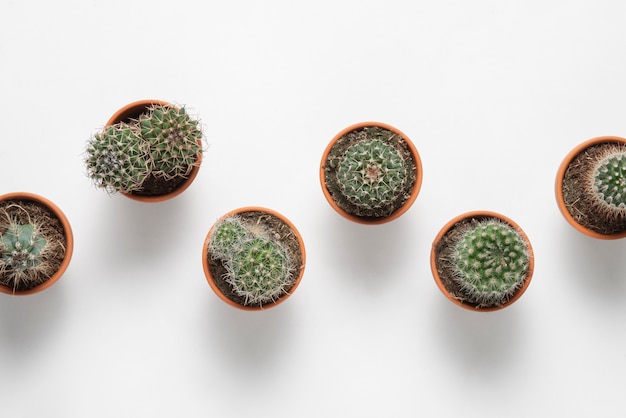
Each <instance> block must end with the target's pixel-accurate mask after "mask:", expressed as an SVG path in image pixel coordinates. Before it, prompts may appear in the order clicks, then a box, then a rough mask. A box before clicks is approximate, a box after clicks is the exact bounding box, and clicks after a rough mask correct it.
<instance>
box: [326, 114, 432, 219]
mask: <svg viewBox="0 0 626 418" xmlns="http://www.w3.org/2000/svg"><path fill="white" fill-rule="evenodd" d="M366 127H378V128H382V129H386V130H388V131H391V132H394V133H396V134H397V135H398V136H400V137H401V138H402V139H403V140H404V141H405V142H406V144H407V146H408V148H409V151H410V152H411V156H412V157H413V161H414V162H415V171H416V177H415V184H414V185H413V190H412V191H411V195H410V197H409V199H408V200H407V201H406V202H404V205H402V207H400V208H398V209H397V210H396V211H395V212H393V213H392V214H391V215H389V216H387V217H384V218H380V219H368V218H362V217H359V216H355V215H352V214H350V213H348V212H346V211H345V210H343V209H342V208H341V207H339V205H337V203H336V202H335V201H334V199H333V197H332V196H331V194H330V192H329V191H328V188H327V187H326V171H325V170H324V167H325V165H326V159H327V158H328V154H330V150H331V149H332V148H333V146H334V145H335V143H336V142H337V141H338V140H339V139H340V138H341V137H343V136H345V135H346V134H348V133H350V132H352V131H356V130H357V129H361V128H366ZM319 177H320V184H321V186H322V192H323V193H324V197H325V198H326V200H327V201H328V203H329V204H330V206H331V207H332V208H333V209H334V210H335V211H336V212H337V213H338V214H340V215H341V216H343V217H344V218H346V219H348V220H350V221H353V222H356V223H359V224H363V225H380V224H384V223H387V222H391V221H393V220H394V219H397V218H399V217H400V216H401V215H403V214H404V213H405V212H406V211H407V210H409V208H410V207H411V206H412V205H413V203H414V202H415V199H417V195H418V194H419V192H420V188H421V187H422V179H423V170H422V160H421V158H420V155H419V152H418V151H417V148H416V147H415V144H413V142H412V141H411V140H410V139H409V137H408V136H407V135H405V134H404V132H402V131H400V130H399V129H397V128H395V127H393V126H391V125H388V124H386V123H382V122H360V123H356V124H354V125H350V126H348V127H346V128H344V129H343V130H342V131H341V132H339V133H338V134H337V135H335V136H334V137H333V139H332V140H331V141H330V143H329V144H328V145H327V146H326V149H325V150H324V153H323V154H322V160H321V162H320V172H319Z"/></svg>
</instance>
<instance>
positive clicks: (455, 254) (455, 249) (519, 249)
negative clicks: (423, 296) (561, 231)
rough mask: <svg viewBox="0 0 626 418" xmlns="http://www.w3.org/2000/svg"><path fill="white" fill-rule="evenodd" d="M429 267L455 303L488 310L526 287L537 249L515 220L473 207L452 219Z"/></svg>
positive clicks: (434, 248) (441, 234)
mask: <svg viewBox="0 0 626 418" xmlns="http://www.w3.org/2000/svg"><path fill="white" fill-rule="evenodd" d="M430 266H431V270H432V273H433V277H434V279H435V282H436V284H437V286H438V287H439V289H440V290H441V292H442V293H443V294H444V295H445V296H446V297H447V298H448V299H449V300H450V301H451V302H453V303H454V304H455V305H458V306H460V307H462V308H465V309H469V310H472V311H480V312H490V311H496V310H499V309H503V308H505V307H507V306H510V305H511V304H512V303H514V302H515V301H516V300H518V299H519V298H520V297H521V296H522V294H523V293H524V292H525V291H526V289H527V288H528V285H529V284H530V280H531V278H532V275H533V271H534V254H533V250H532V246H531V245H530V241H529V240H528V237H527V236H526V234H525V233H524V231H523V230H522V229H521V228H520V227H519V225H517V224H516V223H515V222H513V221H512V220H511V219H509V218H507V217H505V216H503V215H501V214H499V213H496V212H490V211H473V212H467V213H464V214H462V215H459V216H457V217H455V218H453V219H452V220H450V221H449V222H448V223H447V224H446V225H445V226H444V227H443V228H442V229H441V231H440V232H439V233H438V234H437V236H436V237H435V240H434V241H433V245H432V249H431V255H430Z"/></svg>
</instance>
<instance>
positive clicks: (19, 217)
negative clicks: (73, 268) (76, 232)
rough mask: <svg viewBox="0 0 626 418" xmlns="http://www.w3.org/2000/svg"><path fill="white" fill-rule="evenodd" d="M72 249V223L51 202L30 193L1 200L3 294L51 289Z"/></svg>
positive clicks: (1, 276)
mask: <svg viewBox="0 0 626 418" xmlns="http://www.w3.org/2000/svg"><path fill="white" fill-rule="evenodd" d="M72 248H73V238H72V234H71V229H70V228H69V223H68V222H67V219H66V218H65V217H64V215H63V214H62V213H61V212H60V210H59V209H58V208H56V206H54V205H53V204H52V203H51V202H49V201H47V200H45V199H43V198H41V197H39V196H36V195H33V194H28V193H12V194H9V195H4V196H2V198H0V285H1V286H0V291H2V292H4V293H10V294H26V293H33V292H35V291H38V290H42V289H43V288H45V287H47V286H49V285H50V284H51V283H53V282H54V281H56V279H58V277H60V275H61V274H62V273H63V271H64V270H65V268H66V267H67V264H68V263H69V258H70V257H71V252H72ZM53 278H54V279H53ZM46 282H50V283H46ZM44 284H45V286H44Z"/></svg>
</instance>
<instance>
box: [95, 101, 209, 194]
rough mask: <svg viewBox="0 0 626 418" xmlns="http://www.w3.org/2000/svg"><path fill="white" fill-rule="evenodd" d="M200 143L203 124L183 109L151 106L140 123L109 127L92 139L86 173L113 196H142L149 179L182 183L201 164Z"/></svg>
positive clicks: (141, 116)
mask: <svg viewBox="0 0 626 418" xmlns="http://www.w3.org/2000/svg"><path fill="white" fill-rule="evenodd" d="M201 141H202V131H201V129H200V125H199V121H197V120H194V119H192V118H191V117H189V115H188V114H187V112H186V111H185V109H184V108H176V107H173V106H162V105H152V106H150V107H149V108H148V109H147V111H146V112H145V113H143V114H142V115H140V116H139V118H138V119H132V120H130V122H128V123H127V122H118V123H116V124H113V125H110V126H107V127H106V128H105V129H104V130H103V131H102V132H100V133H97V134H95V135H94V136H93V137H92V138H91V139H90V141H89V142H88V144H87V150H86V157H85V165H86V166H87V174H88V176H89V177H90V178H91V179H92V180H93V181H94V183H95V184H96V186H98V187H101V188H104V189H105V190H107V191H108V192H110V193H113V192H122V193H133V192H139V191H142V189H143V186H144V184H145V183H144V182H145V181H146V179H148V178H149V177H150V176H152V177H154V178H163V179H164V180H166V181H168V180H172V179H184V178H187V177H188V176H189V174H190V172H191V170H192V169H193V167H194V166H196V165H198V164H199V161H198V158H197V157H198V155H199V154H201V153H202V146H201V143H202V142H201Z"/></svg>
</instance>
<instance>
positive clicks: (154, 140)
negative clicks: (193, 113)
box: [139, 105, 202, 179]
mask: <svg viewBox="0 0 626 418" xmlns="http://www.w3.org/2000/svg"><path fill="white" fill-rule="evenodd" d="M139 126H140V127H141V136H142V137H143V138H144V139H145V140H147V141H148V143H149V144H150V153H151V156H152V164H153V165H152V173H153V174H154V175H155V176H161V177H164V178H166V179H171V178H176V177H186V176H188V175H189V173H190V172H191V170H192V168H193V166H194V165H195V164H196V159H197V156H198V153H200V152H202V147H201V145H200V140H201V139H202V131H201V130H200V128H199V123H198V121H197V120H193V119H191V118H190V117H189V115H188V114H187V112H186V111H185V109H184V108H182V107H181V108H176V107H170V106H161V105H157V106H152V107H150V108H149V109H148V112H147V113H145V114H143V115H141V116H140V117H139Z"/></svg>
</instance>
